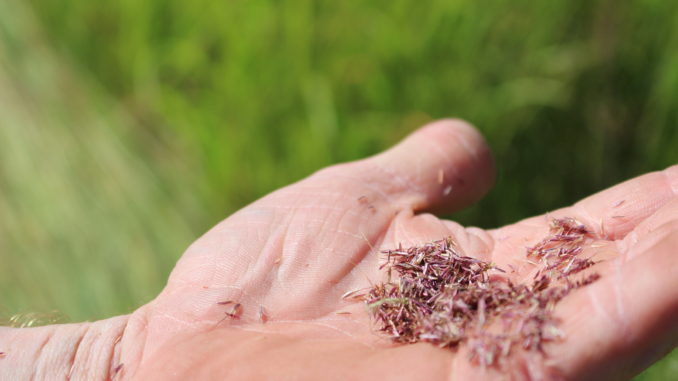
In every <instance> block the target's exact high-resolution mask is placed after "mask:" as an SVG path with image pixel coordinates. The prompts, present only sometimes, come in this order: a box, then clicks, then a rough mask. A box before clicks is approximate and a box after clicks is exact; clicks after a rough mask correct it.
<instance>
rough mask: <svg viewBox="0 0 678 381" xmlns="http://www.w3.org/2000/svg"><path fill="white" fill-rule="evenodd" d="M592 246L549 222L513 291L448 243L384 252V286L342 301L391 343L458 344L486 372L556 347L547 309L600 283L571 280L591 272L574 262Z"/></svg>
mask: <svg viewBox="0 0 678 381" xmlns="http://www.w3.org/2000/svg"><path fill="white" fill-rule="evenodd" d="M592 238H593V236H592V233H591V232H590V231H589V230H588V228H586V226H584V225H582V224H581V223H579V222H578V221H576V220H574V219H572V218H562V219H554V220H552V221H551V226H550V233H549V235H548V236H547V237H546V238H544V239H543V240H542V241H541V242H539V243H538V244H536V245H535V246H533V247H530V248H527V258H528V260H529V261H530V263H533V264H534V265H535V266H537V272H536V273H535V275H534V277H533V279H532V280H531V281H529V282H528V283H521V284H515V283H513V282H512V281H511V280H510V279H508V278H507V277H506V275H505V274H504V273H505V271H504V270H502V269H500V268H498V267H496V266H495V265H494V264H492V263H489V262H485V261H481V260H478V259H475V258H472V257H468V256H465V255H462V253H461V251H460V250H459V248H458V247H457V246H456V243H455V241H454V240H453V239H452V238H446V239H442V240H439V241H435V242H431V243H428V244H424V245H422V246H414V247H410V248H407V249H403V248H402V247H399V248H398V249H395V250H386V251H384V252H383V253H384V254H385V255H386V262H385V263H384V264H383V265H382V266H381V268H382V269H383V268H386V269H387V274H389V280H388V281H386V282H384V283H379V284H376V285H374V286H373V287H371V288H369V289H368V290H366V291H365V292H362V293H360V294H359V293H358V292H349V293H347V294H345V295H344V297H345V298H347V299H356V298H359V299H360V300H363V301H364V302H365V303H366V304H367V307H368V309H369V312H370V315H371V317H372V319H373V321H374V322H375V324H376V326H377V327H378V329H379V331H381V332H383V333H384V334H386V335H387V336H389V337H390V338H391V339H392V340H393V341H395V342H398V343H416V342H429V343H432V344H434V345H437V346H439V347H444V348H455V347H457V346H459V345H460V344H463V345H465V346H467V347H468V348H469V353H470V355H471V361H472V362H473V363H475V364H479V365H481V366H492V365H496V364H498V363H501V362H502V360H503V359H505V358H506V357H507V356H509V355H510V354H511V353H512V351H515V350H516V348H522V349H524V350H527V351H539V352H542V350H543V345H544V343H546V342H551V341H556V340H561V339H563V334H562V333H561V331H560V330H559V329H558V327H557V325H558V320H557V319H556V318H555V317H554V314H553V309H554V307H555V305H556V304H557V303H558V302H559V301H560V300H562V299H563V298H564V297H565V296H567V295H568V294H569V293H570V292H571V291H572V290H574V289H577V288H580V287H583V286H586V285H588V284H590V283H593V282H595V281H596V280H598V278H599V277H600V276H599V275H598V274H596V273H592V274H589V275H587V276H581V274H580V276H578V277H577V278H578V279H575V274H579V273H580V272H582V271H583V270H585V269H588V268H589V267H591V266H593V265H594V264H595V262H594V261H593V260H591V259H590V258H583V257H581V253H582V250H583V245H584V244H585V243H587V242H588V241H590V240H591V239H592ZM392 274H394V275H396V276H395V278H396V279H395V280H393V279H391V275H392ZM493 274H495V275H497V276H492V277H491V276H490V275H493Z"/></svg>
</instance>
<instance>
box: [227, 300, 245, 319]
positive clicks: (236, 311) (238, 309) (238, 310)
mask: <svg viewBox="0 0 678 381" xmlns="http://www.w3.org/2000/svg"><path fill="white" fill-rule="evenodd" d="M242 311H243V308H242V304H240V303H236V304H235V305H234V306H233V308H231V311H230V312H226V316H228V317H230V318H233V319H240V316H241V315H242Z"/></svg>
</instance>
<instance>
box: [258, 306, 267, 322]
mask: <svg viewBox="0 0 678 381" xmlns="http://www.w3.org/2000/svg"><path fill="white" fill-rule="evenodd" d="M259 320H260V321H261V322H262V323H264V324H266V322H267V321H268V314H267V313H266V309H265V308H264V306H259Z"/></svg>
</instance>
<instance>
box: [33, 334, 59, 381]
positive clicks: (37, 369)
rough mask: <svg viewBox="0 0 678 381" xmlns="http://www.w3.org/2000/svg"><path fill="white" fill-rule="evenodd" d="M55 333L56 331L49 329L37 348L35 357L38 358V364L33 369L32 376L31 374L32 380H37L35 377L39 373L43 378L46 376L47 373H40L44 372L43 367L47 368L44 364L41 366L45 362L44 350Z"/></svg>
mask: <svg viewBox="0 0 678 381" xmlns="http://www.w3.org/2000/svg"><path fill="white" fill-rule="evenodd" d="M54 333H55V332H54V331H48V332H47V335H45V338H44V340H43V341H42V342H41V343H40V345H39V346H38V348H37V351H36V355H35V358H37V359H38V365H37V366H35V367H33V368H32V369H31V376H30V379H31V380H35V378H36V377H37V376H38V375H40V378H41V379H44V378H45V377H46V375H43V374H40V373H42V372H41V370H42V369H47V368H46V367H44V366H40V365H41V364H42V363H43V362H44V360H43V359H44V357H43V352H44V350H45V347H46V346H47V344H48V343H49V341H50V340H51V339H52V336H54ZM36 373H37V374H36Z"/></svg>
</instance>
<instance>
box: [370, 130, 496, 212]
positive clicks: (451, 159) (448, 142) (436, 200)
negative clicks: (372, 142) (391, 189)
mask: <svg viewBox="0 0 678 381" xmlns="http://www.w3.org/2000/svg"><path fill="white" fill-rule="evenodd" d="M380 156H381V157H380V159H379V160H380V162H381V164H382V165H386V166H389V167H390V168H393V169H396V170H397V171H398V172H399V173H403V174H406V175H408V177H409V178H410V179H411V182H412V184H413V185H414V187H413V188H415V189H419V193H420V194H419V195H420V196H422V197H420V198H419V201H418V202H413V204H412V207H413V209H415V210H417V211H421V210H426V211H435V212H451V211H455V210H459V209H461V208H463V207H466V206H468V205H470V204H472V203H474V202H476V201H478V200H479V199H481V198H482V197H483V196H484V195H485V194H486V193H487V192H488V191H489V190H490V189H491V187H492V185H493V184H494V179H495V162H494V158H493V156H492V153H491V150H490V148H489V146H488V145H487V142H486V141H485V139H484V137H483V136H482V134H481V133H480V132H479V131H478V130H477V129H476V128H475V127H473V126H472V125H471V124H469V123H467V122H465V121H463V120H459V119H441V120H437V121H434V122H431V123H429V124H427V125H425V126H423V127H421V128H419V129H418V130H416V131H415V132H413V133H412V134H410V135H409V136H408V137H406V138H405V139H404V140H403V141H402V142H401V143H399V144H398V145H396V146H395V147H393V148H392V149H390V150H388V151H386V152H384V153H383V154H382V155H380Z"/></svg>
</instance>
